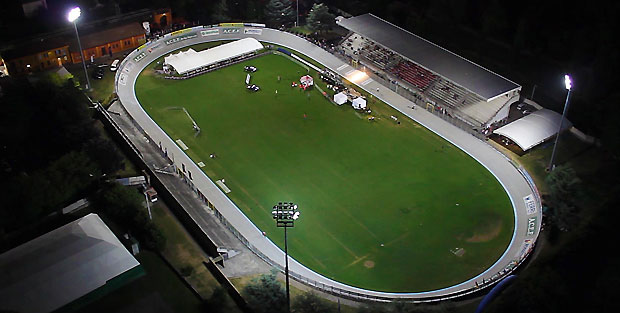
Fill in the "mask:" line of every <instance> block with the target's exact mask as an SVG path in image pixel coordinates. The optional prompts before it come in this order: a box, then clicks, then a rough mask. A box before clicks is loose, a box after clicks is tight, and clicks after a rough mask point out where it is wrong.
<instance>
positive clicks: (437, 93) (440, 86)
mask: <svg viewBox="0 0 620 313" xmlns="http://www.w3.org/2000/svg"><path fill="white" fill-rule="evenodd" d="M429 95H430V96H432V97H434V98H436V99H437V100H440V101H442V102H444V103H446V104H447V105H449V106H451V107H453V108H456V107H462V106H464V105H466V104H471V103H476V102H479V101H482V98H480V97H478V96H477V95H475V94H473V93H470V92H468V91H467V90H465V89H464V88H462V87H460V86H457V85H455V84H453V83H451V82H449V81H447V80H445V79H439V80H437V82H436V83H435V84H434V85H433V88H431V89H430V92H429Z"/></svg>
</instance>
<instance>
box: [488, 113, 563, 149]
mask: <svg viewBox="0 0 620 313" xmlns="http://www.w3.org/2000/svg"><path fill="white" fill-rule="evenodd" d="M561 120H562V114H559V113H557V112H555V111H551V110H547V109H541V110H538V111H534V112H532V113H531V114H529V115H527V116H524V117H522V118H520V119H518V120H516V121H514V122H512V123H510V124H508V125H506V126H502V127H500V128H498V129H496V130H494V131H493V133H494V134H498V135H502V136H504V137H506V138H509V139H510V140H512V141H513V142H514V143H516V144H517V145H518V146H519V147H520V148H521V149H522V150H523V151H527V150H529V149H531V148H533V147H534V146H536V145H538V144H539V143H541V142H543V141H545V140H547V139H549V138H551V137H553V136H555V135H556V134H557V133H558V129H559V128H560V121H561ZM571 127H573V124H572V123H571V122H570V121H569V120H565V121H564V124H563V125H562V131H564V130H567V129H569V128H571Z"/></svg>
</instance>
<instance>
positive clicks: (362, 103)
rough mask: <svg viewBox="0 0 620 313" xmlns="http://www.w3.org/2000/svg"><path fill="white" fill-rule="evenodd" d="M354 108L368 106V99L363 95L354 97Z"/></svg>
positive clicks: (359, 108)
mask: <svg viewBox="0 0 620 313" xmlns="http://www.w3.org/2000/svg"><path fill="white" fill-rule="evenodd" d="M351 105H352V106H353V108H354V109H356V110H361V109H365V108H366V100H364V99H362V98H361V97H359V98H355V99H353V103H352V104H351Z"/></svg>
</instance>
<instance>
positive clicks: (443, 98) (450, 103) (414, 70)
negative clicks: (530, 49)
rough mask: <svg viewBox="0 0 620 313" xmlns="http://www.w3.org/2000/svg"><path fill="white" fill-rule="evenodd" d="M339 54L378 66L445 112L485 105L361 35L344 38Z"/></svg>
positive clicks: (473, 95) (452, 84)
mask: <svg viewBox="0 0 620 313" xmlns="http://www.w3.org/2000/svg"><path fill="white" fill-rule="evenodd" d="M338 50H339V51H341V52H342V53H344V54H347V55H349V56H350V57H351V58H353V59H363V60H366V61H367V62H368V63H366V64H367V65H372V66H375V67H377V68H378V69H380V70H382V71H384V72H385V73H388V74H391V75H393V76H394V77H396V78H398V79H399V80H401V81H402V82H405V83H407V84H409V85H411V86H413V87H415V88H416V89H417V90H419V91H420V92H421V93H422V94H424V95H426V96H427V97H428V98H429V100H432V101H435V102H437V103H438V104H440V107H442V108H443V110H445V111H446V112H453V111H454V110H456V111H459V112H460V111H461V110H462V109H464V108H469V107H470V106H475V107H477V104H478V103H480V102H482V101H483V99H482V98H481V97H479V96H477V95H476V94H474V93H472V92H469V91H467V90H466V89H464V88H463V87H460V86H458V85H456V84H454V83H452V82H450V81H448V80H446V79H443V78H441V77H439V76H438V75H435V74H434V73H433V72H431V71H429V70H427V69H425V68H423V67H422V66H420V65H418V64H416V63H414V62H412V61H409V60H407V59H404V58H403V57H401V56H400V55H398V54H397V53H395V52H393V51H391V50H389V49H386V48H384V47H383V46H380V45H378V44H377V43H375V42H373V41H371V40H369V39H367V38H364V37H362V36H361V35H359V34H355V33H353V34H351V35H350V36H348V37H347V38H345V39H344V40H343V41H342V42H341V44H340V46H339V47H338ZM470 109H471V108H470ZM470 111H471V110H470ZM455 113H456V112H455ZM463 113H464V112H463ZM464 115H467V113H464ZM485 116H486V115H485ZM464 118H465V120H468V121H469V120H471V121H474V122H472V123H474V124H479V123H480V122H478V120H479V118H475V117H472V118H469V116H465V117H464Z"/></svg>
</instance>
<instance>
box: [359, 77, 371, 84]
mask: <svg viewBox="0 0 620 313" xmlns="http://www.w3.org/2000/svg"><path fill="white" fill-rule="evenodd" d="M370 82H372V78H369V79H367V80H365V81H363V82H362V83H361V84H360V85H362V86H366V85H368V83H370Z"/></svg>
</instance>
